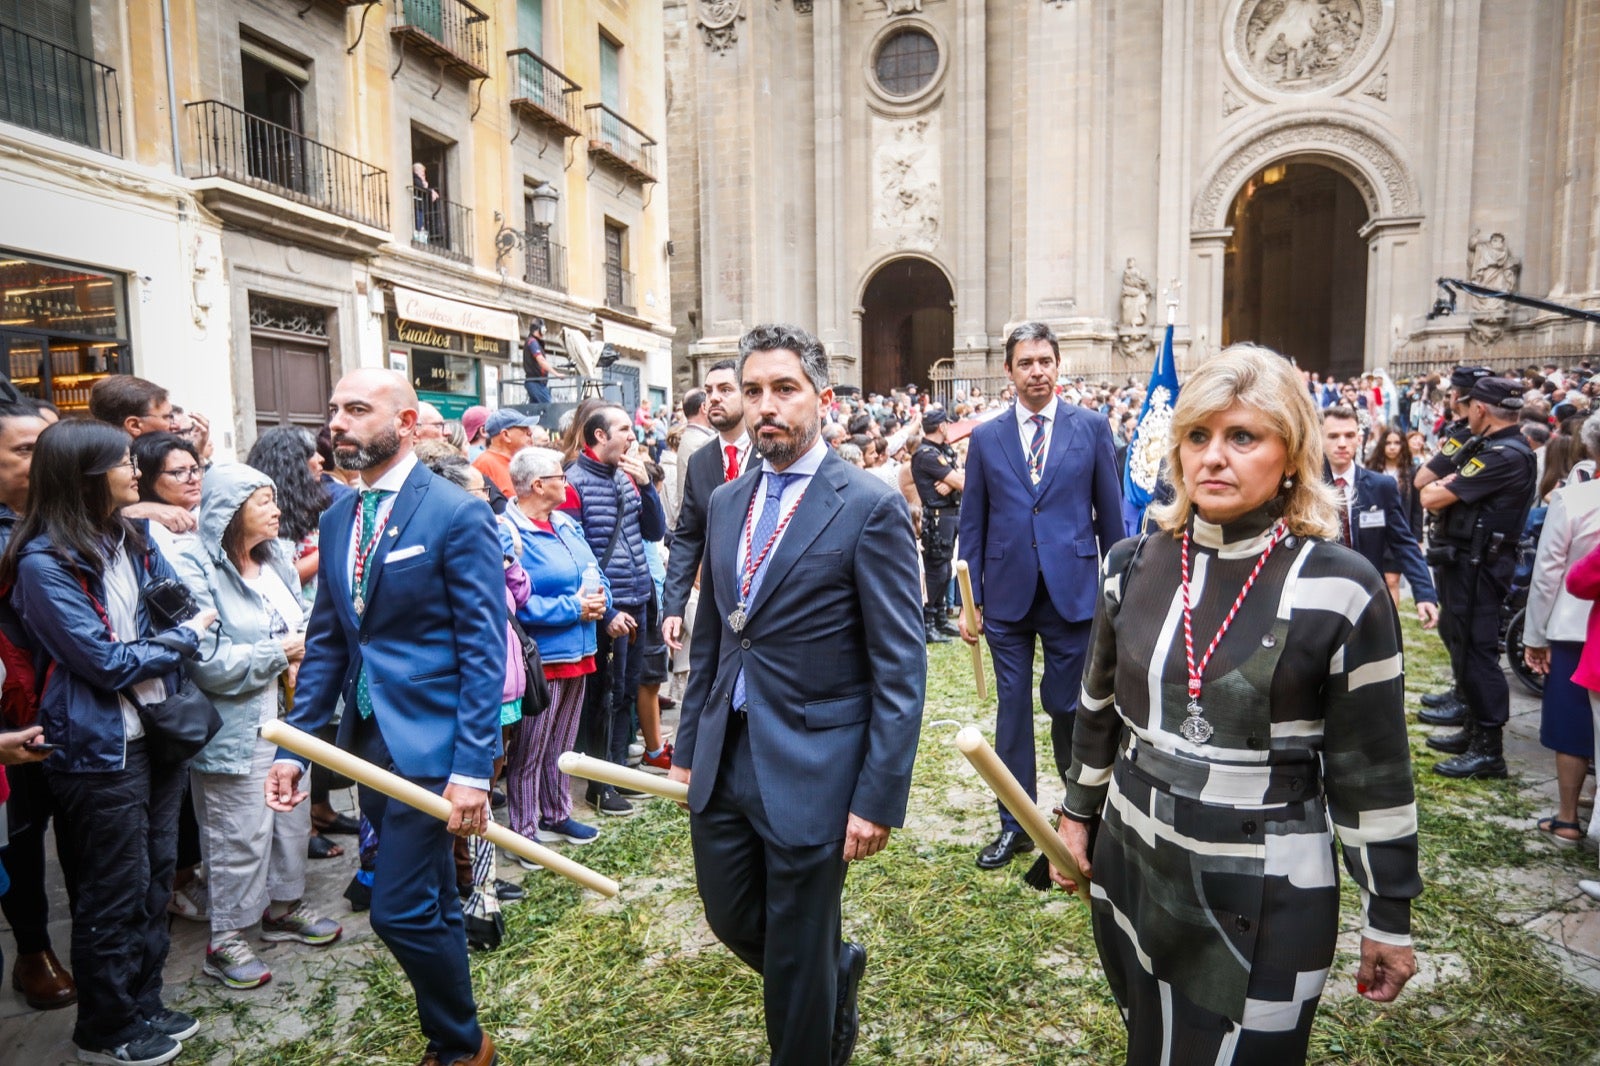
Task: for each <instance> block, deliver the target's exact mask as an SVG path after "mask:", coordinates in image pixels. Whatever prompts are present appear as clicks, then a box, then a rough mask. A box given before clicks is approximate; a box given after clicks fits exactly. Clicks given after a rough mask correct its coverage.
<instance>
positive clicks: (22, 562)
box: [11, 534, 200, 774]
mask: <svg viewBox="0 0 1600 1066" xmlns="http://www.w3.org/2000/svg"><path fill="white" fill-rule="evenodd" d="M146 545H147V546H146V548H145V551H144V552H143V553H142V554H139V553H136V554H135V556H134V559H133V569H134V573H135V574H136V575H137V576H138V581H139V587H140V589H141V590H142V589H144V588H145V587H146V586H148V585H150V584H151V583H153V582H156V581H161V580H164V579H171V578H174V577H176V575H175V574H174V573H173V571H172V567H171V566H169V565H168V564H167V561H166V559H164V558H162V555H161V552H160V551H159V550H158V549H157V548H156V547H155V546H154V545H153V544H151V543H150V542H149V541H148V540H147V541H146ZM79 575H82V577H83V579H84V582H85V583H86V584H87V585H88V594H87V595H85V593H84V585H82V584H80V583H79ZM90 597H93V600H94V602H91V600H90ZM96 602H97V603H99V604H101V605H102V606H103V605H104V604H105V602H106V589H105V581H104V579H103V578H102V577H101V576H100V574H99V573H98V572H97V570H96V569H95V568H93V567H91V566H90V565H89V564H88V562H87V560H85V559H83V558H82V557H81V556H79V555H77V554H76V553H68V552H64V551H58V550H57V549H56V548H55V546H54V545H53V544H52V543H51V541H50V537H49V535H48V534H40V535H39V536H37V537H34V538H33V539H32V540H30V541H29V542H28V543H27V544H25V545H23V546H22V548H21V549H20V550H19V553H18V557H17V583H16V587H15V588H14V589H12V591H11V605H12V606H13V607H14V608H16V611H17V614H18V615H19V616H20V617H21V618H22V623H23V625H24V626H25V627H26V628H27V630H28V632H29V633H31V634H32V635H33V638H34V641H35V643H36V645H37V646H38V647H39V649H40V650H41V652H42V654H43V656H44V658H45V660H46V661H45V664H44V666H43V667H42V669H43V671H44V677H45V682H44V692H43V694H42V695H41V696H40V699H39V724H40V725H42V726H43V727H44V736H45V739H46V740H48V741H49V742H50V743H52V744H59V745H61V750H60V751H58V752H55V753H53V754H52V755H51V756H50V758H49V759H48V760H46V762H45V766H46V768H48V769H52V770H56V771H64V772H67V773H102V774H103V773H114V772H116V771H119V770H121V769H122V768H123V766H124V765H125V760H126V757H127V737H126V734H125V733H124V731H123V728H122V705H121V702H120V701H119V699H118V693H120V692H122V691H124V690H125V689H127V688H129V687H131V686H132V685H134V684H136V683H138V682H140V681H149V680H152V679H155V678H160V679H161V680H162V681H163V682H164V683H165V685H166V689H167V693H168V694H169V695H170V694H171V693H173V692H175V691H176V690H177V681H178V667H179V666H180V665H181V664H182V662H183V661H184V659H186V658H191V657H193V655H194V654H195V650H194V649H196V648H197V647H198V645H199V642H200V638H199V636H198V635H196V633H195V631H194V630H193V629H190V628H189V627H188V626H176V627H174V628H173V629H169V630H167V631H166V632H165V633H164V634H163V636H166V637H170V638H176V639H177V640H180V641H182V642H183V643H184V645H185V646H187V647H188V648H189V649H191V650H190V651H189V652H188V653H187V654H182V653H179V652H177V651H174V650H173V649H172V648H170V647H167V646H166V645H164V644H156V643H154V642H152V641H151V640H150V639H149V638H150V637H151V636H153V635H154V634H155V628H154V625H153V624H152V623H151V621H150V613H149V611H147V610H146V609H145V605H144V600H143V597H141V598H140V600H139V604H138V607H137V617H138V620H139V627H138V628H139V632H138V635H137V638H136V639H132V640H130V639H127V638H128V635H127V634H120V635H119V636H120V637H121V639H117V640H113V639H112V635H111V633H110V631H109V630H108V629H107V628H106V624H105V623H104V622H103V621H101V620H100V614H99V612H97V611H96V610H95V607H94V604H95V603H96Z"/></svg>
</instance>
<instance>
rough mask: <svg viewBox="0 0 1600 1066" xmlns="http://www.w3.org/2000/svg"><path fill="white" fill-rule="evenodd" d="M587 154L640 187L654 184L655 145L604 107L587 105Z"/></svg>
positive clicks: (642, 133)
mask: <svg viewBox="0 0 1600 1066" xmlns="http://www.w3.org/2000/svg"><path fill="white" fill-rule="evenodd" d="M583 110H584V113H585V114H587V115H588V116H589V154H590V155H592V156H595V157H596V158H598V159H599V160H600V161H601V162H602V163H610V164H611V165H612V166H614V167H616V168H617V169H619V170H621V171H622V172H623V173H624V174H626V175H627V176H628V177H630V178H632V179H634V180H635V181H638V182H640V183H649V182H653V181H655V180H656V177H655V175H656V153H655V147H656V142H655V141H653V140H651V139H650V135H649V134H647V133H645V132H644V130H641V129H640V128H639V127H638V126H635V125H634V124H633V123H631V122H629V121H628V120H627V119H625V118H623V117H622V116H621V115H619V114H617V113H616V112H615V111H613V110H611V108H609V107H607V106H606V105H605V104H588V105H586V106H585V107H584V109H583Z"/></svg>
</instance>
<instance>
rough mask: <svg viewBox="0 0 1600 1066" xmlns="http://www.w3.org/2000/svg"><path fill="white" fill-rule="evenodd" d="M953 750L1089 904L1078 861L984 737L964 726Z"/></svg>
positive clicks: (1087, 880) (1087, 881)
mask: <svg viewBox="0 0 1600 1066" xmlns="http://www.w3.org/2000/svg"><path fill="white" fill-rule="evenodd" d="M956 747H958V748H960V749H961V754H963V755H965V756H966V757H967V761H968V762H970V763H971V764H972V767H973V769H975V770H977V771H978V776H980V777H982V778H983V779H984V781H986V782H988V785H989V787H990V788H991V789H993V790H994V794H995V795H996V796H998V797H1000V802H1001V803H1003V804H1005V807H1006V810H1008V811H1010V812H1011V817H1013V818H1015V819H1016V820H1017V821H1018V823H1020V824H1021V826H1022V829H1023V832H1025V833H1027V834H1028V836H1029V837H1031V838H1032V839H1033V842H1034V843H1035V844H1037V845H1039V850H1040V851H1042V852H1044V853H1045V856H1046V857H1047V858H1048V859H1049V860H1050V864H1051V865H1052V866H1054V867H1055V868H1056V869H1057V870H1060V871H1061V872H1062V873H1063V874H1065V875H1066V876H1067V878H1068V879H1069V880H1071V881H1073V882H1075V883H1076V884H1077V886H1078V895H1079V896H1080V897H1081V898H1082V899H1083V901H1084V902H1085V903H1088V902H1089V879H1088V878H1087V877H1085V876H1083V871H1082V870H1081V869H1079V868H1078V862H1077V860H1076V859H1074V858H1073V857H1072V854H1071V852H1069V851H1067V846H1066V844H1064V843H1062V840H1061V837H1059V836H1057V835H1056V831H1055V830H1054V829H1053V828H1051V826H1050V822H1049V820H1048V819H1047V818H1045V816H1044V815H1042V814H1040V813H1039V808H1037V807H1035V806H1034V805H1033V800H1031V799H1029V798H1028V793H1027V792H1026V791H1025V790H1024V789H1023V787H1022V783H1021V782H1019V781H1018V780H1017V779H1016V777H1015V776H1013V775H1012V773H1011V771H1010V770H1008V769H1006V764H1005V763H1003V762H1001V761H1000V756H998V755H996V754H995V752H994V749H993V748H991V747H990V746H989V742H988V741H987V740H984V739H983V734H982V733H980V732H978V730H977V729H976V728H974V727H973V726H970V725H969V726H966V727H964V728H963V729H962V730H961V732H959V733H957V734H956Z"/></svg>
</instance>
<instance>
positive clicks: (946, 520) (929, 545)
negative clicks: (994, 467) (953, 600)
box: [922, 507, 961, 623]
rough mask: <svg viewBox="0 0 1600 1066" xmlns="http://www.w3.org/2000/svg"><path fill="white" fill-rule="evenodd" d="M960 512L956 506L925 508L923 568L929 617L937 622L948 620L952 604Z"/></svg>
mask: <svg viewBox="0 0 1600 1066" xmlns="http://www.w3.org/2000/svg"><path fill="white" fill-rule="evenodd" d="M960 514H961V512H960V511H959V510H958V509H957V508H954V507H924V508H923V509H922V568H923V570H924V571H925V572H926V574H927V580H928V603H927V608H928V617H929V619H930V620H931V621H933V622H935V623H937V622H942V621H944V620H945V618H946V617H947V613H948V610H949V607H950V569H951V566H952V564H953V563H954V561H955V547H956V526H957V524H958V523H959V522H960Z"/></svg>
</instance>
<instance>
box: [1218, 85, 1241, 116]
mask: <svg viewBox="0 0 1600 1066" xmlns="http://www.w3.org/2000/svg"><path fill="white" fill-rule="evenodd" d="M1243 106H1244V101H1243V100H1241V99H1239V98H1238V97H1237V96H1235V95H1234V94H1233V90H1232V89H1230V88H1228V87H1227V86H1226V85H1224V86H1223V87H1222V117H1223V118H1227V117H1228V116H1229V115H1231V114H1233V113H1234V112H1235V111H1237V110H1239V109H1240V108H1241V107H1243Z"/></svg>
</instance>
